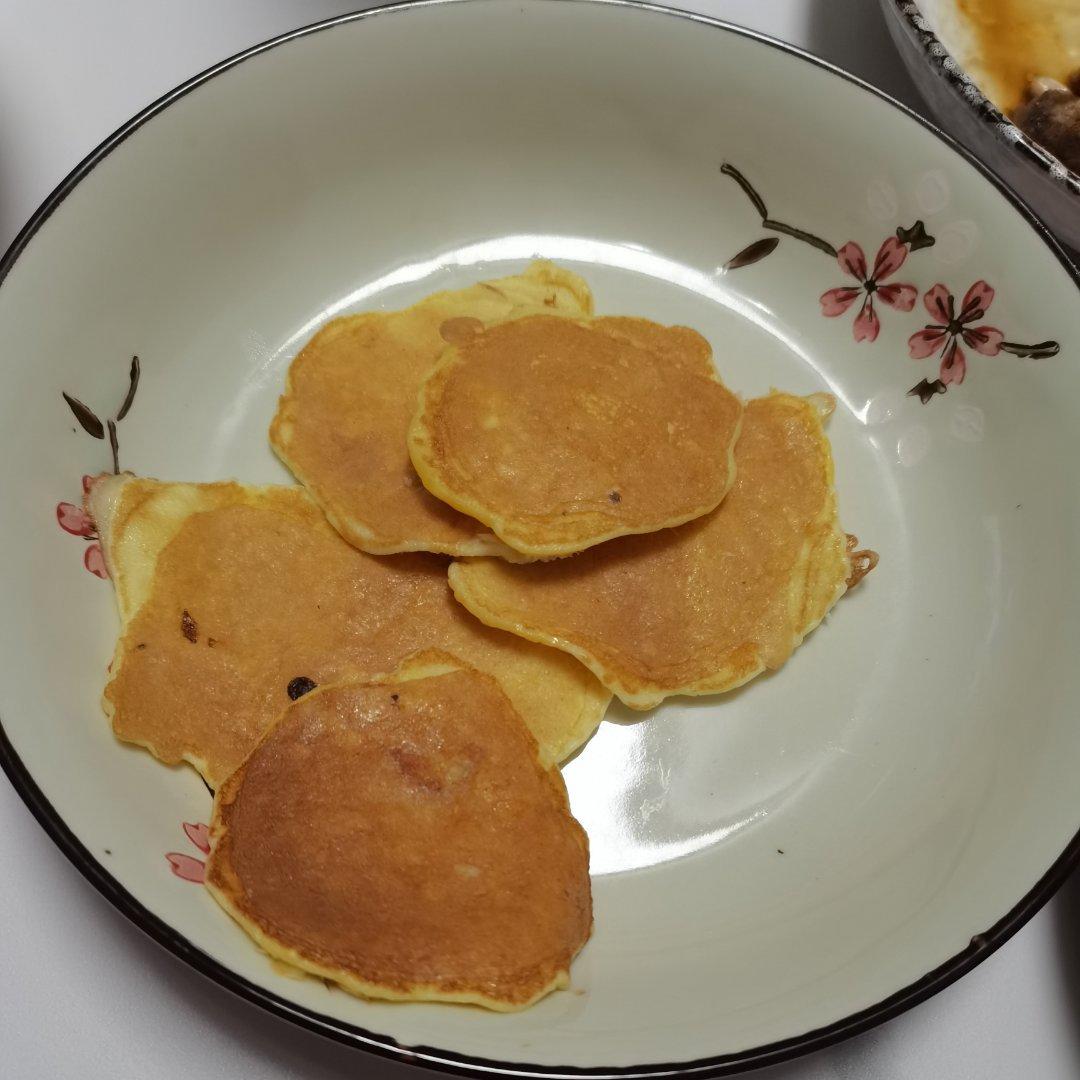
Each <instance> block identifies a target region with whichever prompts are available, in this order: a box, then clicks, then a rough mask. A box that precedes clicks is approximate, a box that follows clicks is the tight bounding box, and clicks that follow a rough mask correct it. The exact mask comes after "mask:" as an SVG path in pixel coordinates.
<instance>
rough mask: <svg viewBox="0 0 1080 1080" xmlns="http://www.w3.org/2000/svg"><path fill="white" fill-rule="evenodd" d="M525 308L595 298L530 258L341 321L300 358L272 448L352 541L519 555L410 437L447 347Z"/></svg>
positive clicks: (588, 304)
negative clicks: (434, 489) (430, 472)
mask: <svg viewBox="0 0 1080 1080" xmlns="http://www.w3.org/2000/svg"><path fill="white" fill-rule="evenodd" d="M530 311H548V312H553V313H555V314H556V315H564V314H565V315H575V316H580V315H588V314H590V313H591V312H592V295H591V294H590V292H589V288H588V286H587V285H586V284H585V282H584V281H582V280H581V278H579V277H578V276H577V275H576V274H572V273H570V272H569V271H567V270H562V269H560V268H559V267H557V266H554V265H552V264H551V263H547V262H534V263H532V264H531V265H530V266H529V268H528V269H527V270H526V271H525V272H524V273H523V274H518V275H516V276H514V277H506V278H500V279H497V280H495V281H486V282H481V283H480V284H477V285H473V286H471V287H469V288H467V289H460V290H457V291H454V292H440V293H435V294H434V295H433V296H429V297H428V298H427V299H426V300H422V301H421V302H420V303H418V304H416V305H415V306H413V307H411V308H406V309H405V310H403V311H389V312H386V311H373V312H367V313H364V314H361V315H349V316H346V317H344V318H340V319H335V320H334V321H333V322H331V323H329V324H328V325H327V326H325V327H324V328H323V329H322V330H320V331H319V332H318V333H317V334H316V335H315V336H314V337H313V338H312V339H311V341H309V342H308V344H307V345H306V346H304V348H303V349H302V350H301V352H300V353H299V355H298V356H297V357H296V359H295V360H293V362H292V366H291V367H290V368H289V375H288V381H287V383H286V387H285V393H284V395H283V396H282V398H281V401H280V403H279V405H278V410H277V415H276V416H275V417H274V420H273V423H272V424H271V425H270V443H271V445H272V446H273V448H274V450H275V452H276V453H277V455H278V456H279V457H280V458H281V460H282V461H283V462H284V463H285V464H286V465H287V466H288V467H289V469H290V470H291V471H292V473H293V475H294V476H295V477H296V478H297V479H298V480H299V481H300V482H301V483H302V484H304V485H305V487H307V489H308V491H309V492H310V493H311V495H312V497H313V498H314V499H315V501H316V502H317V503H318V504H319V505H320V506H321V507H322V509H323V511H324V512H325V514H326V516H327V517H328V518H329V519H330V523H331V524H332V525H333V526H334V528H336V529H337V530H338V532H340V533H341V535H342V536H344V537H345V539H346V540H348V541H349V543H351V544H353V545H354V546H356V547H358V548H360V549H361V550H363V551H370V552H374V553H376V554H390V553H394V552H401V551H434V552H441V553H443V554H447V555H488V554H501V555H504V556H507V555H512V553H510V552H509V551H508V550H507V549H506V548H505V547H504V545H502V544H501V543H499V541H498V540H497V539H496V538H495V537H494V536H492V534H491V533H490V532H489V531H488V530H487V529H486V528H484V527H483V525H481V524H480V523H479V522H477V521H474V520H473V519H471V518H468V517H466V516H465V515H464V514H460V513H458V512H457V511H456V510H454V509H452V508H451V507H449V506H447V505H446V504H445V503H443V502H440V501H439V500H438V499H436V498H435V497H434V496H432V495H429V494H428V492H427V491H425V490H424V487H423V485H422V484H421V483H420V481H419V480H418V479H417V476H416V473H415V472H414V471H413V467H412V465H411V464H410V462H409V453H408V449H407V447H406V442H405V440H406V435H407V433H408V428H409V421H410V419H411V418H412V414H413V411H414V409H415V408H416V395H417V392H418V391H419V389H420V384H421V383H422V382H423V380H424V378H425V377H426V376H427V374H428V372H429V371H430V370H431V368H432V367H434V365H435V363H436V361H437V360H438V358H439V356H440V354H441V353H442V351H443V350H444V349H445V348H446V347H447V343H448V342H454V341H456V340H459V339H460V338H461V337H463V336H464V337H467V336H468V335H469V334H470V333H471V332H472V331H473V330H474V329H475V328H477V327H480V326H482V325H483V324H486V323H489V322H493V321H496V320H500V319H505V318H508V317H510V316H512V315H515V314H524V313H526V312H530Z"/></svg>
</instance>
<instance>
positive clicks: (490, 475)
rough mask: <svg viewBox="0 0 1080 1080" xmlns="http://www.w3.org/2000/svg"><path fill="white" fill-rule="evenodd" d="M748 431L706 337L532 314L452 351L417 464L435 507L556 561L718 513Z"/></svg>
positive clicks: (421, 410)
mask: <svg viewBox="0 0 1080 1080" xmlns="http://www.w3.org/2000/svg"><path fill="white" fill-rule="evenodd" d="M741 419H742V404H741V403H740V401H739V399H738V398H737V397H736V396H735V395H734V394H732V393H731V392H730V391H729V390H728V389H727V388H726V387H725V386H724V385H723V383H721V382H720V380H719V379H718V378H717V377H716V374H715V371H714V370H713V367H712V363H711V361H710V351H709V346H708V343H707V342H706V341H705V339H704V338H702V337H701V336H700V335H699V334H697V333H696V332H695V331H693V330H689V329H687V328H686V327H663V326H659V325H657V324H656V323H651V322H649V321H647V320H645V319H628V318H619V319H590V320H570V319H560V318H553V317H551V316H545V315H534V316H528V317H524V318H519V319H514V320H511V321H507V322H504V323H500V324H498V325H494V326H490V327H488V328H487V329H486V330H483V331H482V332H477V333H475V334H474V335H473V336H472V337H470V338H468V339H467V340H464V341H462V342H461V343H459V344H458V345H456V346H455V347H453V348H450V349H448V350H447V351H446V353H445V354H444V356H443V358H442V360H440V361H439V363H438V365H437V366H436V367H435V369H434V370H433V371H432V373H431V375H430V376H429V377H428V378H427V380H426V382H425V383H424V385H423V388H422V390H421V391H420V401H419V405H418V409H417V413H416V416H415V418H414V419H413V422H412V426H411V427H410V429H409V452H410V454H411V456H412V462H413V465H414V466H415V468H416V471H417V473H418V474H419V476H420V479H421V480H422V481H423V482H424V486H425V487H426V488H427V489H428V491H430V492H431V493H432V494H433V495H437V496H438V497H439V498H440V499H442V500H444V501H445V502H447V503H449V504H450V505H451V506H453V507H455V508H456V509H458V510H461V511H462V512H463V513H466V514H471V515H472V516H473V517H474V518H477V519H478V520H479V521H482V522H484V524H485V525H489V526H490V527H491V528H492V529H493V530H494V532H495V534H496V535H497V536H498V537H499V539H500V540H502V541H504V542H505V543H506V544H507V545H508V546H509V547H511V548H513V549H514V550H515V551H517V552H520V553H521V554H523V555H525V556H528V557H529V558H532V559H545V558H553V557H557V556H563V555H570V554H573V553H574V552H576V551H581V550H583V549H585V548H588V547H591V546H592V545H594V544H599V543H601V542H602V541H605V540H610V539H612V538H613V537H616V536H624V535H626V534H628V533H645V532H655V531H656V530H657V529H663V528H669V527H671V526H673V525H679V524H682V523H683V522H685V521H690V520H692V519H693V518H697V517H701V515H702V514H707V513H708V512H709V511H711V510H713V509H715V508H716V507H717V506H718V505H719V503H720V501H721V500H722V499H723V498H724V496H725V495H726V494H727V492H728V489H729V488H730V486H731V482H732V480H733V478H734V466H733V455H732V450H733V447H734V445H735V440H736V438H737V436H738V433H739V424H740V422H741Z"/></svg>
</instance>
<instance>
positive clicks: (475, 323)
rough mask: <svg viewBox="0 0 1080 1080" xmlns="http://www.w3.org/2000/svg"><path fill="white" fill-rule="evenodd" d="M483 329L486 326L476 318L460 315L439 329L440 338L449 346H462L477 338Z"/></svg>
mask: <svg viewBox="0 0 1080 1080" xmlns="http://www.w3.org/2000/svg"><path fill="white" fill-rule="evenodd" d="M483 329H484V324H483V323H482V322H481V321H480V320H479V319H477V318H475V317H474V316H472V315H458V316H456V317H454V318H453V319H446V320H445V321H444V322H443V324H442V325H441V326H440V327H439V337H441V338H442V339H443V341H445V342H446V343H447V344H448V345H460V344H462V343H463V342H466V341H468V340H469V339H470V338H474V337H476V335H477V334H479V333H480V331H481V330H483Z"/></svg>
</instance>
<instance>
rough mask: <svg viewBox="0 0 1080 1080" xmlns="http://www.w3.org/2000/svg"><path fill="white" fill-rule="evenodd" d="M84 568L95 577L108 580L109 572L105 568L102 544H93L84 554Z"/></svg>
mask: <svg viewBox="0 0 1080 1080" xmlns="http://www.w3.org/2000/svg"><path fill="white" fill-rule="evenodd" d="M83 566H85V567H86V569H87V570H89V571H90V573H91V574H93V575H94V576H95V577H99V578H107V577H108V576H109V571H108V570H107V569H106V567H105V555H104V553H103V552H102V550H101V545H100V544H97V543H95V544H91V545H90V546H89V547H87V549H86V551H85V553H84V554H83Z"/></svg>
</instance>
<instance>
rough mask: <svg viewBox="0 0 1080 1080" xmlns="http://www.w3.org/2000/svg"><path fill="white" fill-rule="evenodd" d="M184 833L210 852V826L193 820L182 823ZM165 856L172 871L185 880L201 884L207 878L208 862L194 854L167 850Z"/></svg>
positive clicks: (199, 847)
mask: <svg viewBox="0 0 1080 1080" xmlns="http://www.w3.org/2000/svg"><path fill="white" fill-rule="evenodd" d="M180 824H181V827H182V828H183V830H184V835H185V836H186V837H187V838H188V839H189V840H190V841H191V842H192V843H193V844H194V845H195V846H196V847H197V848H198V849H199V850H200V851H202V852H204V853H205V854H207V855H209V854H210V827H209V826H208V825H203V824H201V823H200V824H196V823H194V822H191V821H183V822H181V823H180ZM165 858H166V860H167V861H168V863H169V868H170V869H171V870H172V872H173V873H174V874H175V875H176V876H177V877H178V878H180V879H181V880H183V881H191V882H194V883H195V884H196V885H201V884H202V883H203V881H205V879H206V863H205V862H204V861H203V860H202V859H196V858H195V856H194V855H185V854H184V853H183V852H181V851H169V852H166V854H165Z"/></svg>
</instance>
